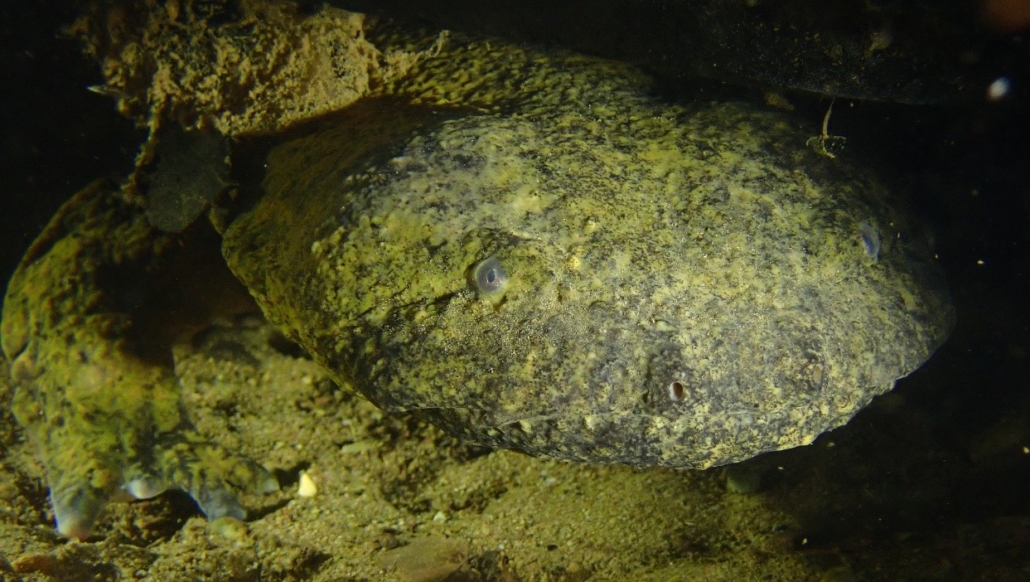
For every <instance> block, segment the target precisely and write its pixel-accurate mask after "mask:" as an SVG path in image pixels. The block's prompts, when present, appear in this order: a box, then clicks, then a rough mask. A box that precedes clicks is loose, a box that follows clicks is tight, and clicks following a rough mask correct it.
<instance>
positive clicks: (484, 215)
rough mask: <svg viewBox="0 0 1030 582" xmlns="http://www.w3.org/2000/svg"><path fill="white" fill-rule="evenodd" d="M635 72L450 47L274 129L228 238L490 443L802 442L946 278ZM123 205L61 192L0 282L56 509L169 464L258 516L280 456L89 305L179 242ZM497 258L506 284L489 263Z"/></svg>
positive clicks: (760, 147)
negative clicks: (107, 281)
mask: <svg viewBox="0 0 1030 582" xmlns="http://www.w3.org/2000/svg"><path fill="white" fill-rule="evenodd" d="M402 41H403V42H411V43H415V44H418V43H420V42H423V41H422V40H421V39H418V38H403V39H402ZM382 42H398V39H397V38H393V39H386V38H385V35H384V39H383V40H382ZM647 83H648V81H647V79H646V77H643V76H642V75H640V74H639V73H637V72H635V71H634V70H632V69H630V68H628V67H624V66H621V65H616V64H611V63H603V62H598V61H594V60H590V59H586V58H582V57H577V56H572V55H563V54H542V53H535V52H531V51H527V50H522V49H517V48H514V47H511V46H507V45H503V44H499V43H482V42H469V41H465V40H460V39H452V40H451V41H449V42H448V43H446V44H445V45H444V48H443V50H442V51H441V52H440V53H439V54H437V55H436V56H435V57H433V58H428V59H426V60H424V61H422V62H421V63H420V65H419V66H418V67H417V68H416V69H415V70H413V71H411V73H410V75H408V76H407V77H405V78H403V79H400V80H398V81H396V82H395V83H394V84H392V85H389V86H386V87H380V88H378V90H377V94H376V95H372V96H370V97H368V98H366V99H365V100H363V101H361V102H359V103H358V104H356V105H355V106H353V107H351V108H349V109H348V110H346V111H344V112H341V113H340V114H338V115H337V116H334V117H333V118H331V119H326V120H322V121H320V122H319V123H316V124H312V125H311V126H310V127H308V128H306V129H305V130H304V131H303V135H301V136H300V137H292V138H290V139H289V140H284V141H283V143H281V144H279V145H277V146H276V147H274V148H273V149H272V150H270V151H269V153H268V155H267V159H265V160H264V162H265V164H264V167H265V173H264V176H263V180H262V181H261V183H260V184H250V185H248V184H246V183H244V185H243V187H244V190H247V191H249V192H254V193H256V192H258V191H260V194H261V195H262V196H261V198H260V199H259V200H258V201H257V202H256V203H255V204H253V205H251V206H249V207H248V209H247V210H246V212H244V213H243V214H241V215H239V216H237V217H235V219H234V220H233V221H232V223H231V224H230V225H229V228H228V230H227V231H226V232H225V236H224V242H223V253H224V255H225V257H226V259H227V262H228V264H229V266H230V268H231V269H232V270H233V271H234V273H235V274H236V275H237V276H238V277H239V278H240V280H241V281H243V283H244V284H245V285H246V286H247V287H248V289H249V290H250V291H251V293H252V294H253V296H254V297H255V298H256V299H257V301H258V303H259V305H260V307H261V308H262V310H263V311H264V312H265V314H266V315H267V316H268V317H269V319H271V320H272V321H273V322H275V323H276V324H278V325H279V326H280V327H282V329H283V330H284V331H285V332H286V333H288V334H289V335H290V336H291V337H293V338H294V339H296V340H297V341H298V342H299V343H300V344H301V345H303V346H304V347H305V348H306V349H307V350H308V351H309V352H310V353H311V354H312V355H313V356H314V357H315V358H316V359H317V360H318V361H319V362H321V363H322V364H323V365H325V366H326V368H327V369H329V370H330V371H331V372H332V373H334V374H335V375H336V376H337V378H338V379H339V380H340V381H342V382H348V383H350V384H352V385H354V386H355V387H356V388H358V389H359V390H361V391H362V392H364V393H365V394H366V395H367V396H368V397H369V398H370V399H371V400H373V401H374V402H376V403H377V404H378V405H380V406H382V407H384V408H387V409H391V410H415V411H419V412H420V413H421V414H424V415H425V416H427V417H428V418H430V419H431V420H433V421H434V422H437V423H439V424H441V425H442V426H444V427H445V428H447V429H448V430H450V431H452V432H454V433H456V434H460V435H462V436H465V437H468V438H470V439H473V440H476V441H479V442H482V443H486V444H489V445H494V446H503V447H512V448H516V449H520V450H524V451H526V452H529V453H532V454H537V455H545V456H551V457H556V458H565V459H576V460H583V461H595V462H622V463H630V464H636V465H664V466H673V467H695V468H700V467H708V466H712V465H718V464H724V463H730V462H734V461H739V460H743V459H746V458H749V457H751V456H753V455H755V454H758V453H760V452H763V451H767V450H774V449H782V448H787V447H792V446H798V445H802V444H806V443H809V442H811V441H812V440H813V439H814V438H815V437H816V436H817V435H818V434H820V433H822V432H823V431H825V430H828V429H830V428H833V427H835V426H839V425H841V424H843V423H844V422H846V421H847V420H848V419H849V418H851V416H853V415H854V414H855V413H856V412H857V411H858V410H859V409H860V408H861V407H862V406H864V405H865V404H867V403H868V402H869V400H870V399H871V398H872V397H873V396H875V395H876V394H880V393H882V392H884V391H886V390H889V389H890V388H891V387H892V386H893V383H894V381H895V380H896V379H897V378H899V377H901V376H904V375H906V374H908V373H909V372H911V371H912V370H914V369H915V368H916V367H918V366H919V365H920V364H921V363H922V362H923V361H925V360H926V358H927V357H929V355H930V354H931V353H932V352H933V350H934V349H935V348H936V347H937V346H938V345H940V343H941V342H942V341H943V340H944V339H945V337H946V336H947V333H948V331H949V326H950V317H951V315H950V314H951V310H950V306H949V304H948V299H947V295H946V292H945V291H944V290H943V286H942V284H941V281H940V274H939V273H938V271H937V268H936V267H935V266H934V265H932V264H924V263H920V262H918V261H916V260H914V259H913V258H911V257H910V256H909V254H910V253H909V252H908V249H907V243H906V242H905V241H906V240H907V237H908V232H909V231H908V226H907V223H906V221H905V219H904V218H903V217H902V216H901V215H899V214H898V213H897V212H896V211H895V210H893V209H892V208H891V206H890V205H889V204H888V195H887V193H886V191H885V190H884V188H883V187H882V186H881V185H879V184H878V183H876V182H875V181H873V180H871V179H870V178H869V177H867V176H866V175H864V174H862V173H859V172H856V171H854V170H852V169H850V168H848V167H846V166H843V165H842V164H841V163H840V162H836V161H831V160H828V159H825V158H823V157H820V156H818V155H817V154H815V153H814V152H812V151H810V150H807V149H805V147H804V144H805V141H806V138H807V137H808V136H807V135H805V134H804V133H802V132H798V131H797V130H796V129H794V128H793V127H792V126H791V125H790V124H789V122H788V121H787V120H786V119H784V118H783V117H782V116H780V115H777V114H771V113H764V112H756V111H753V110H752V109H750V108H748V107H746V106H742V105H735V104H722V105H718V104H706V105H700V106H696V107H693V108H683V107H679V106H672V105H668V104H665V103H662V102H660V101H658V100H655V99H652V98H650V97H648V96H647V95H646V94H645V93H644V88H646V86H647ZM119 200H120V198H119V197H118V196H117V195H116V194H104V193H102V192H98V191H94V192H92V193H87V194H83V195H81V196H80V197H79V199H78V200H76V201H73V202H71V203H69V205H68V206H67V207H66V208H65V209H64V210H63V211H62V215H61V216H62V217H75V219H74V220H71V219H68V218H62V219H61V221H60V222H62V224H64V225H65V226H63V227H62V228H63V230H55V229H54V227H52V228H51V229H49V230H48V232H47V233H44V235H43V236H42V240H41V242H40V243H38V244H37V247H36V248H35V249H34V250H33V251H31V252H30V255H29V256H28V257H27V258H26V261H25V263H24V264H23V265H22V267H21V269H20V270H19V272H18V274H16V276H15V277H14V278H13V279H12V282H11V285H10V287H9V290H8V299H7V302H6V303H5V311H4V330H3V332H4V349H5V351H6V352H7V354H8V355H9V357H11V358H12V359H13V360H14V362H15V365H14V366H13V369H14V370H15V376H16V380H17V381H18V394H17V402H18V404H17V406H18V417H19V420H20V421H21V422H22V423H23V424H24V425H25V426H27V427H28V429H29V432H30V434H32V435H33V436H34V437H35V438H36V440H37V441H39V442H40V449H41V452H42V456H43V459H44V462H45V464H46V465H47V469H48V475H49V477H48V478H49V481H50V485H51V489H52V495H53V500H54V506H55V513H56V515H57V520H58V527H59V528H60V529H61V531H62V532H63V533H65V534H68V535H73V536H81V535H84V534H85V532H87V531H88V529H89V527H90V525H91V523H92V520H93V518H94V517H95V515H96V512H97V511H98V510H99V508H100V506H102V504H103V502H104V500H106V498H107V497H108V496H110V495H111V494H112V493H113V492H114V491H115V490H116V489H119V488H126V487H127V488H128V489H130V490H136V489H138V490H137V491H136V492H137V493H140V494H150V493H154V492H156V491H158V490H160V488H161V487H159V486H158V485H160V486H170V487H178V488H183V489H186V490H188V491H190V493H191V494H192V495H193V496H194V498H196V499H197V500H198V502H199V503H200V505H201V507H202V509H204V511H205V512H206V513H207V514H208V516H209V517H212V516H220V515H230V516H236V517H242V515H243V512H242V509H241V508H240V507H239V504H238V503H237V502H236V501H235V497H233V495H232V490H233V489H234V488H239V487H251V488H257V489H261V488H263V487H268V486H269V485H270V481H269V479H268V478H267V473H265V472H263V470H261V469H260V468H258V467H257V466H256V465H255V464H253V463H250V462H249V461H246V460H243V459H239V458H238V457H233V456H231V455H227V454H225V453H223V452H222V451H221V450H219V449H217V447H214V446H213V445H210V444H208V443H204V442H202V441H200V440H199V439H197V438H196V437H195V434H194V433H193V432H191V429H190V428H189V423H188V422H187V421H186V419H185V417H184V416H183V414H182V412H181V406H180V404H179V400H178V396H177V392H176V390H175V386H174V378H173V377H172V376H171V375H170V373H169V372H168V366H167V362H164V363H162V362H160V361H156V360H157V359H156V358H152V357H144V356H145V355H144V356H140V355H139V354H140V353H141V350H140V349H139V348H138V346H136V345H130V343H131V342H129V338H130V337H136V338H140V337H141V336H140V335H139V334H138V333H137V334H136V335H132V334H130V333H128V332H129V330H130V329H131V327H132V326H126V325H123V324H122V323H121V322H122V321H123V319H124V313H126V310H125V309H121V308H119V309H114V310H111V311H110V312H109V311H107V310H105V309H103V308H101V307H99V305H100V303H98V300H96V298H97V297H105V296H107V294H108V292H107V291H105V287H104V284H103V281H101V280H100V279H99V278H97V277H94V276H93V273H96V272H99V271H101V270H103V269H104V268H106V267H105V265H112V264H121V262H125V261H130V262H133V263H134V264H138V265H139V266H140V270H139V273H140V274H145V273H146V272H148V271H149V270H150V269H152V268H153V267H152V265H153V264H154V263H155V261H157V262H159V261H158V259H160V257H161V256H162V249H163V248H164V247H165V246H167V244H166V243H162V241H163V240H164V239H165V238H168V237H167V236H166V235H157V234H155V233H154V232H153V231H152V230H151V229H150V228H149V226H148V225H147V224H146V223H145V221H144V219H143V218H141V215H140V214H139V213H138V211H135V209H133V208H131V205H126V206H125V207H124V208H121V209H120V210H118V211H117V212H114V213H112V212H110V211H103V212H102V210H103V208H105V207H107V206H111V205H115V206H117V204H119V202H117V201H119ZM121 204H124V203H121ZM105 212H106V214H105ZM95 216H105V217H107V218H103V219H102V220H101V219H97V220H96V221H94V222H96V224H93V223H91V222H90V221H91V220H93V218H92V217H95ZM59 218H61V217H59ZM863 222H865V223H868V224H869V225H871V226H872V227H873V228H875V229H877V230H878V232H879V234H880V237H881V239H882V240H883V241H884V244H883V248H882V249H881V250H880V252H879V256H878V257H870V256H868V255H867V254H866V253H865V250H864V246H863V242H862V232H861V229H860V227H859V225H860V224H862V223H863ZM68 233H72V234H73V235H74V236H67V235H68ZM76 233H86V234H85V235H82V234H76ZM91 233H92V234H91ZM62 237H63V238H62ZM83 240H92V241H94V243H93V244H94V246H95V245H100V246H99V247H96V248H93V247H91V248H90V250H89V251H88V252H87V251H85V250H81V249H79V248H78V247H75V245H82V244H83V243H82V241H83ZM64 244H67V245H72V247H71V248H70V250H68V251H61V252H60V253H59V252H58V251H57V249H59V248H61V245H64ZM123 255H126V256H128V255H131V257H129V258H122V256H123ZM69 257H70V258H69ZM83 257H85V258H86V259H87V260H82V258H83ZM487 259H494V260H496V261H497V263H498V264H499V265H501V267H502V268H503V270H504V272H505V273H506V275H507V278H506V280H505V281H503V283H502V284H500V285H499V286H498V288H497V289H483V288H481V286H480V284H478V283H477V280H476V276H475V271H476V267H477V265H479V264H480V263H481V262H482V261H484V260H487ZM55 280H56V281H58V282H61V281H63V282H66V283H68V284H67V285H66V286H62V285H56V286H55V285H54V283H53V282H54V281H55ZM112 313H113V314H112ZM9 336H10V337H9ZM142 339H143V340H146V336H142ZM127 342H129V343H127ZM158 343H159V344H160V345H162V346H164V345H166V343H167V342H158ZM83 460H85V461H87V462H85V463H84V462H83ZM139 484H142V485H146V486H140V487H138V488H137V487H136V486H137V485H139ZM226 484H228V485H229V486H226Z"/></svg>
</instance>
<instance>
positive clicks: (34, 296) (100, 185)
mask: <svg viewBox="0 0 1030 582" xmlns="http://www.w3.org/2000/svg"><path fill="white" fill-rule="evenodd" d="M208 230H210V229H208ZM205 234H207V233H200V234H199V236H197V234H195V233H190V234H188V235H185V236H172V235H167V234H162V233H158V232H155V231H154V229H153V228H151V227H150V225H149V224H148V222H147V220H146V217H145V215H144V214H143V212H142V208H140V207H138V206H137V205H135V204H132V203H129V202H126V201H125V200H123V199H122V197H121V196H120V195H119V194H118V192H117V189H116V188H115V187H113V186H112V185H111V184H108V183H106V182H105V181H103V180H101V181H98V182H96V183H94V184H92V185H90V186H89V187H87V188H86V189H85V190H83V191H82V192H80V193H78V194H77V195H76V196H75V197H74V198H72V199H71V200H70V201H68V202H67V203H66V204H65V205H64V206H63V207H62V208H61V209H60V210H59V211H58V213H57V215H56V216H54V218H53V219H52V220H51V222H50V224H49V225H48V226H47V228H46V229H45V230H44V231H43V233H42V234H40V236H39V238H38V239H37V240H36V242H35V243H34V244H33V246H32V248H31V249H29V251H28V253H27V254H26V256H25V258H24V259H23V260H22V263H21V265H20V266H19V268H18V271H17V272H16V273H15V275H14V276H13V277H12V279H11V283H10V286H9V288H8V292H7V296H6V298H5V301H4V317H3V325H2V328H0V334H2V339H3V349H4V352H5V353H6V354H7V356H8V357H9V358H11V360H12V365H11V375H12V378H13V380H14V381H15V386H16V390H15V395H14V396H15V398H14V413H15V415H16V417H17V419H18V421H19V422H20V423H21V424H22V425H23V426H24V427H25V428H26V430H27V432H28V434H29V436H30V437H31V438H32V439H33V441H35V442H36V444H38V445H39V451H40V455H41V457H42V460H43V463H44V465H45V466H46V469H47V481H48V483H49V485H50V496H51V502H52V504H53V509H54V515H55V518H56V520H57V526H58V530H59V531H60V532H61V533H62V534H64V535H67V536H70V537H77V538H82V537H85V536H87V535H88V534H89V532H90V528H91V527H92V525H93V522H94V520H95V519H96V517H97V514H98V513H99V512H100V510H101V509H102V507H103V505H104V504H105V503H106V501H107V500H108V499H109V498H111V497H112V496H115V495H117V494H118V493H119V492H121V491H124V492H125V493H128V494H129V495H132V496H133V497H137V498H146V497H152V496H154V495H157V494H159V493H161V492H162V491H164V490H165V489H166V488H176V489H182V490H184V491H188V492H189V493H190V494H191V495H192V496H193V498H194V499H196V500H197V503H198V504H199V505H200V507H201V508H202V509H203V510H204V512H205V513H206V514H207V515H208V516H209V517H212V518H217V517H222V516H228V517H235V518H238V519H242V518H243V517H244V515H245V512H244V510H243V508H242V507H241V506H240V504H239V503H238V502H237V501H236V496H235V494H234V493H233V491H232V489H233V488H246V489H253V490H256V491H269V490H274V489H275V488H276V487H277V484H276V482H275V480H274V479H273V478H272V477H271V475H270V474H269V473H268V472H267V471H265V470H264V469H263V468H262V467H261V466H260V465H258V464H257V463H254V462H252V461H250V460H248V459H244V458H242V457H239V456H237V455H234V454H232V453H229V452H227V451H225V450H223V449H222V448H221V447H219V446H218V445H216V444H213V443H209V442H206V441H205V440H204V439H202V438H201V437H200V436H199V435H198V434H197V433H196V431H195V430H193V428H192V427H191V426H190V423H189V421H188V419H187V418H186V416H185V414H184V411H183V408H182V403H181V400H180V397H179V386H178V382H177V380H176V378H175V375H174V374H173V373H172V367H171V364H172V360H171V351H170V350H171V345H172V342H174V341H175V340H176V339H177V338H179V337H181V336H183V335H188V334H189V332H190V330H195V329H197V326H199V325H202V324H203V322H205V321H206V320H207V319H208V317H209V313H210V312H211V311H212V310H214V311H218V312H223V313H224V312H226V311H232V310H233V309H234V307H236V305H235V304H237V302H238V294H236V295H235V296H234V294H233V293H232V292H231V291H232V285H231V283H230V282H228V281H225V280H224V277H223V278H222V279H223V280H222V281H219V273H218V271H217V270H214V271H212V270H209V269H206V268H204V266H205V265H206V264H209V261H207V260H206V259H205V257H203V256H202V254H203V251H202V249H203V248H204V246H203V245H199V244H195V245H190V248H191V250H197V251H201V253H200V254H198V253H196V252H189V253H187V252H183V251H181V250H180V248H179V247H180V245H181V243H183V242H184V241H186V240H189V239H203V238H208V239H210V238H211V237H210V236H207V237H205V236H204V235H205ZM197 242H200V241H199V240H198V241H197ZM208 242H210V241H208ZM208 254H210V253H208ZM185 272H191V273H192V274H194V275H197V276H198V278H197V281H198V283H200V284H201V285H203V286H202V287H200V288H194V287H193V286H191V285H185V286H183V285H181V284H179V283H178V282H179V281H181V279H182V276H183V273H185ZM226 283H230V284H226ZM208 285H210V286H212V287H217V288H218V289H219V292H218V293H203V292H204V291H205V290H209V289H210V287H207V286H208ZM173 286H174V287H173ZM169 289H173V290H174V294H169ZM201 297H203V300H199V299H200V298H201Z"/></svg>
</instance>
